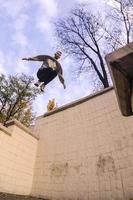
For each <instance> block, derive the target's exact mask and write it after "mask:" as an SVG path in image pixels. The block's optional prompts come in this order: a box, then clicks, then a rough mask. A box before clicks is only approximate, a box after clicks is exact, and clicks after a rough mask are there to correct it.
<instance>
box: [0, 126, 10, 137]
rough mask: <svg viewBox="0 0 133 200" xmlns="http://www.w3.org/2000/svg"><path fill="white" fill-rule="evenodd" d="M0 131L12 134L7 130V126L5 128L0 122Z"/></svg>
mask: <svg viewBox="0 0 133 200" xmlns="http://www.w3.org/2000/svg"><path fill="white" fill-rule="evenodd" d="M0 131H3V132H4V133H6V134H7V135H9V136H11V135H12V133H11V132H10V131H9V130H8V128H6V127H5V126H3V125H2V124H0Z"/></svg>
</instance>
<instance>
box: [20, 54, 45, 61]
mask: <svg viewBox="0 0 133 200" xmlns="http://www.w3.org/2000/svg"><path fill="white" fill-rule="evenodd" d="M46 58H47V56H46V55H39V56H35V57H29V58H22V60H27V61H45V60H46Z"/></svg>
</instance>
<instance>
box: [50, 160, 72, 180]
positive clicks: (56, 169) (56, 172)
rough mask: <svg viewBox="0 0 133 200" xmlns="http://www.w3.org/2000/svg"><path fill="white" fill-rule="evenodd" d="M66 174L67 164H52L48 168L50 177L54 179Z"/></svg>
mask: <svg viewBox="0 0 133 200" xmlns="http://www.w3.org/2000/svg"><path fill="white" fill-rule="evenodd" d="M67 174H68V163H67V162H66V163H53V164H52V165H51V167H50V175H51V176H55V177H60V176H66V175H67Z"/></svg>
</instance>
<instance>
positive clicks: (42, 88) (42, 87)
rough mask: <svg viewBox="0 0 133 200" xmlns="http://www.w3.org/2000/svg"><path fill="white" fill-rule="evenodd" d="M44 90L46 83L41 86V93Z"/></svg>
mask: <svg viewBox="0 0 133 200" xmlns="http://www.w3.org/2000/svg"><path fill="white" fill-rule="evenodd" d="M44 88H45V85H44V83H42V84H41V85H40V90H41V92H44Z"/></svg>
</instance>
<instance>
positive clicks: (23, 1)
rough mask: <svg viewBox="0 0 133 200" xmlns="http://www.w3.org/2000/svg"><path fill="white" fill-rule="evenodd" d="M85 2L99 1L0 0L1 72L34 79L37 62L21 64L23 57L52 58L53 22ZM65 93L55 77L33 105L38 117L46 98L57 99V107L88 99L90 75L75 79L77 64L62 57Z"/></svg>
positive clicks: (54, 45) (96, 2)
mask: <svg viewBox="0 0 133 200" xmlns="http://www.w3.org/2000/svg"><path fill="white" fill-rule="evenodd" d="M83 2H88V3H90V5H91V6H92V9H93V8H94V6H95V7H96V6H97V8H99V7H101V2H102V0H101V2H100V3H98V2H99V1H98V0H68V1H66V0H32V1H31V0H0V5H1V6H0V24H1V29H0V73H4V74H7V75H8V74H13V75H15V74H18V73H25V74H29V75H33V76H34V78H35V81H36V80H37V78H36V72H37V70H38V68H39V66H40V65H41V63H39V62H26V61H22V60H21V58H23V57H30V56H35V55H39V54H49V55H53V54H54V52H55V51H56V50H60V49H57V46H56V40H55V37H54V29H53V21H55V20H56V19H57V18H59V17H64V16H66V15H67V14H68V13H69V11H70V10H71V9H72V8H74V6H75V4H76V3H83ZM60 63H61V65H62V66H63V69H64V77H65V80H66V86H67V88H66V90H64V89H63V87H62V85H61V84H60V82H59V80H58V78H56V79H55V80H54V81H52V82H51V83H50V84H49V85H48V86H47V87H46V90H45V93H44V94H42V95H39V96H38V97H37V98H36V100H35V102H34V106H33V108H34V111H35V113H36V114H37V116H38V115H42V114H44V113H45V112H46V107H47V103H48V100H49V99H53V98H55V99H56V102H57V104H58V106H62V105H64V104H66V103H69V102H71V101H74V100H76V99H79V98H81V97H84V96H87V95H89V94H90V93H91V92H92V88H91V79H90V76H91V74H90V75H87V74H81V75H80V77H79V78H78V79H75V78H74V70H75V69H76V63H75V62H74V61H73V60H72V58H70V57H65V56H64V55H62V58H61V60H60Z"/></svg>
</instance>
